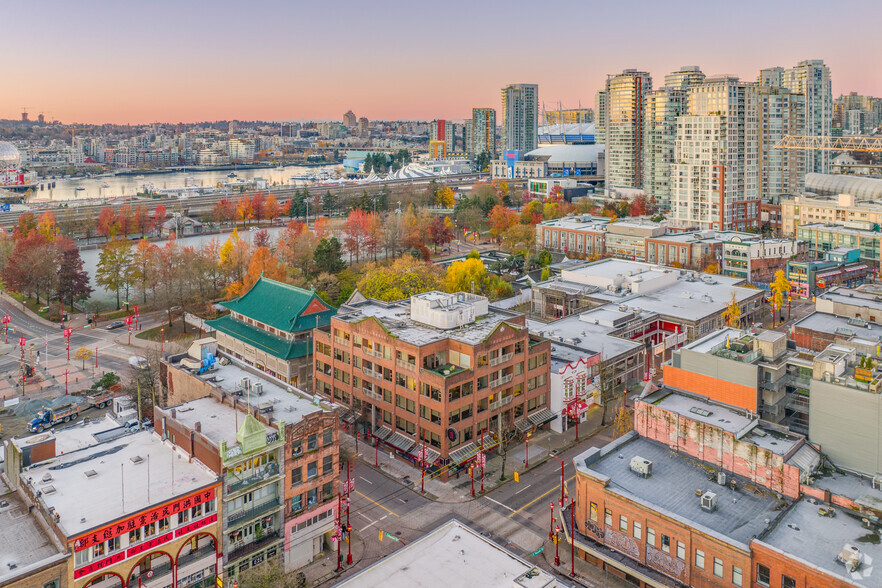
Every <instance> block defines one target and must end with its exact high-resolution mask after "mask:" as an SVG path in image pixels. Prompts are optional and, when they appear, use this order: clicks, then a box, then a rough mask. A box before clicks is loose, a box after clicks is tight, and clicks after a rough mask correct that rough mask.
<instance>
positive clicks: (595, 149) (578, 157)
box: [525, 145, 604, 163]
mask: <svg viewBox="0 0 882 588" xmlns="http://www.w3.org/2000/svg"><path fill="white" fill-rule="evenodd" d="M603 150H604V146H603V145H548V146H546V147H540V148H539V149H534V150H532V151H530V152H529V153H527V154H526V155H525V158H526V159H528V160H529V159H542V158H546V159H547V161H548V163H581V162H592V163H595V162H597V154H598V153H601V152H603Z"/></svg>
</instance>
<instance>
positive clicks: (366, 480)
mask: <svg viewBox="0 0 882 588" xmlns="http://www.w3.org/2000/svg"><path fill="white" fill-rule="evenodd" d="M359 478H361V476H359ZM361 479H362V480H364V481H365V482H367V483H368V484H370V485H373V484H374V483H373V482H371V481H370V480H368V479H367V478H361Z"/></svg>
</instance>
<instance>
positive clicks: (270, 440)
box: [266, 431, 279, 445]
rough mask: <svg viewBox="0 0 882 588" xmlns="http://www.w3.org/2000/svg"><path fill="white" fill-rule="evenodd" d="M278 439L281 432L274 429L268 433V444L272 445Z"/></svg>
mask: <svg viewBox="0 0 882 588" xmlns="http://www.w3.org/2000/svg"><path fill="white" fill-rule="evenodd" d="M278 440H279V432H278V431H273V432H272V433H267V434H266V444H267V445H272V444H273V443H275V442H276V441H278Z"/></svg>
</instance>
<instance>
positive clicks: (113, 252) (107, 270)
mask: <svg viewBox="0 0 882 588" xmlns="http://www.w3.org/2000/svg"><path fill="white" fill-rule="evenodd" d="M132 259H133V254H132V242H131V241H129V240H127V239H111V240H110V241H108V242H107V243H106V244H105V245H104V247H103V248H102V249H101V253H100V254H99V255H98V267H97V270H96V271H95V282H96V283H97V284H98V285H99V286H102V287H104V288H106V289H108V290H110V291H112V292H114V293H115V294H116V307H117V308H119V307H120V297H119V294H120V292H121V291H128V288H129V287H130V286H131V284H132Z"/></svg>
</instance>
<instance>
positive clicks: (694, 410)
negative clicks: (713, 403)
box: [689, 406, 714, 417]
mask: <svg viewBox="0 0 882 588" xmlns="http://www.w3.org/2000/svg"><path fill="white" fill-rule="evenodd" d="M689 412H691V413H693V414H697V415H698V416H703V417H709V416H710V415H712V414H714V413H712V412H711V411H709V410H704V409H703V408H698V407H697V406H693V407H692V408H690V409H689Z"/></svg>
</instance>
